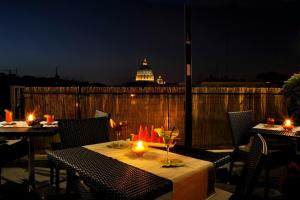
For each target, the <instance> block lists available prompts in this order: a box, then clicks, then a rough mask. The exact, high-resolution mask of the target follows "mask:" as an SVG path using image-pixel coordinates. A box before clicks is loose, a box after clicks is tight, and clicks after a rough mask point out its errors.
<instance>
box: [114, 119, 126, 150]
mask: <svg viewBox="0 0 300 200" xmlns="http://www.w3.org/2000/svg"><path fill="white" fill-rule="evenodd" d="M110 123H111V127H112V128H113V129H115V133H116V136H117V139H116V145H117V147H120V141H119V137H120V136H121V131H122V128H123V127H124V126H127V121H123V122H122V121H121V122H118V123H116V122H114V121H113V120H112V119H111V122H110Z"/></svg>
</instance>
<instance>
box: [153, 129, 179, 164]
mask: <svg viewBox="0 0 300 200" xmlns="http://www.w3.org/2000/svg"><path fill="white" fill-rule="evenodd" d="M157 133H158V135H159V136H160V137H162V138H163V141H164V143H165V146H166V149H167V157H166V159H165V160H163V161H162V162H163V164H164V165H166V166H169V165H171V160H170V159H169V151H170V148H172V147H174V146H175V143H176V138H177V137H178V135H179V130H178V129H174V128H173V130H171V131H159V132H157Z"/></svg>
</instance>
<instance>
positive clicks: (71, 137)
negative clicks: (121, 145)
mask: <svg viewBox="0 0 300 200" xmlns="http://www.w3.org/2000/svg"><path fill="white" fill-rule="evenodd" d="M108 123H109V118H108V117H97V118H90V119H65V120H60V121H59V123H58V130H59V133H60V136H61V148H62V149H66V148H72V147H78V146H84V145H89V144H95V143H101V142H108V141H109V135H108ZM56 149H57V148H56ZM69 176H72V175H70V174H69V175H68V177H67V178H68V179H69V178H70V177H69ZM55 180H56V191H57V192H58V191H59V180H60V178H59V169H58V168H56V178H55ZM68 182H69V181H68V180H67V190H69V183H68Z"/></svg>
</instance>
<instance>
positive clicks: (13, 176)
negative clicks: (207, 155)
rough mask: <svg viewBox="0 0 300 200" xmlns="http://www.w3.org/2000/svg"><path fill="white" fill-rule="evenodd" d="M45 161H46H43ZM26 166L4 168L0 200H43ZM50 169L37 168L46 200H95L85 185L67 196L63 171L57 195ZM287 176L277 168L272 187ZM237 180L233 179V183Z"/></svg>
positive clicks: (222, 173)
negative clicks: (31, 185)
mask: <svg viewBox="0 0 300 200" xmlns="http://www.w3.org/2000/svg"><path fill="white" fill-rule="evenodd" d="M42 161H45V160H42ZM20 163H21V166H26V164H25V163H26V161H24V160H19V161H17V162H14V163H12V164H10V165H8V166H7V167H5V168H2V177H3V178H2V182H1V183H2V184H1V186H0V200H4V199H5V200H10V199H24V198H25V197H28V198H26V199H32V200H35V199H42V198H41V196H39V195H36V194H35V193H28V189H27V187H26V184H25V182H24V181H23V180H24V179H26V178H27V177H28V171H27V170H26V168H21V167H17V166H20ZM226 167H228V166H225V167H224V168H223V169H221V170H218V171H217V174H216V175H217V183H216V185H217V186H220V185H221V187H222V186H223V187H224V185H225V188H226V184H224V181H225V180H226ZM240 169H241V165H236V167H235V168H234V171H233V175H234V176H233V177H236V176H237V175H238V174H239V173H240ZM49 174H50V169H49V168H48V167H39V166H38V167H36V181H37V188H38V191H39V192H40V194H43V196H44V199H49V200H52V199H58V200H59V199H66V200H68V199H75V200H76V199H78V200H81V199H93V195H92V193H90V192H89V191H88V188H87V187H84V185H82V184H80V186H78V185H77V186H76V187H77V190H78V192H76V193H74V194H73V193H72V194H71V195H66V194H65V188H66V181H64V180H65V178H66V172H65V171H64V170H61V174H60V178H61V180H62V182H61V183H60V188H61V190H60V194H56V193H55V187H54V186H53V185H50V178H49ZM286 176H287V168H286V167H281V168H277V169H275V170H272V171H271V181H270V183H271V187H274V188H276V189H281V186H282V183H283V181H284V179H285V177H286ZM260 179H261V180H260V182H259V185H261V186H263V180H264V174H263V173H262V175H261V178H260ZM234 180H235V179H233V183H234V182H235V181H234Z"/></svg>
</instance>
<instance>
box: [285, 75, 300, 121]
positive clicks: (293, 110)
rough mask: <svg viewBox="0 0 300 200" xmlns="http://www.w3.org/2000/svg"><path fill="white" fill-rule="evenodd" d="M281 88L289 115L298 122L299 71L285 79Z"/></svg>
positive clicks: (299, 111)
mask: <svg viewBox="0 0 300 200" xmlns="http://www.w3.org/2000/svg"><path fill="white" fill-rule="evenodd" d="M282 89H283V90H282V92H283V95H284V98H285V103H286V106H287V111H288V114H289V116H290V117H292V118H293V120H294V121H295V123H297V124H300V73H295V74H294V75H292V76H291V77H290V78H289V79H288V80H287V81H285V82H284V84H283V88H282Z"/></svg>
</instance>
